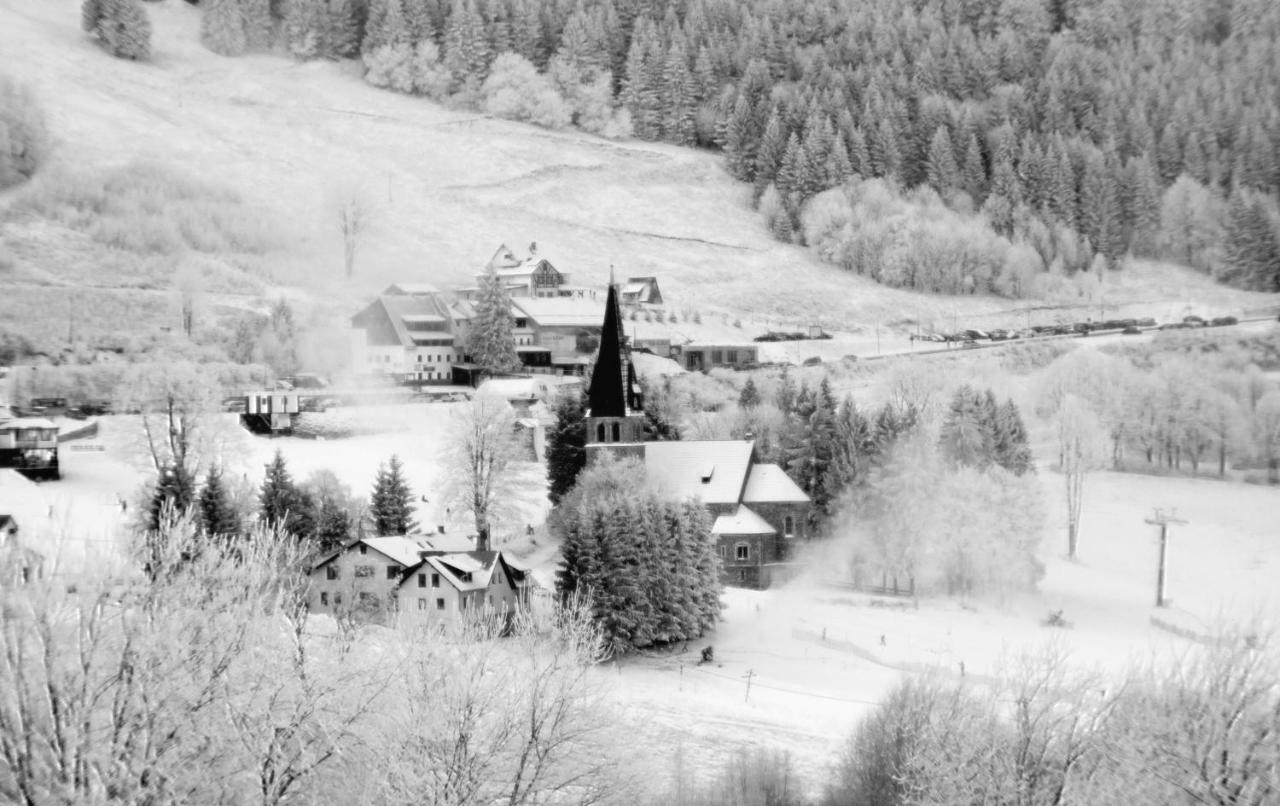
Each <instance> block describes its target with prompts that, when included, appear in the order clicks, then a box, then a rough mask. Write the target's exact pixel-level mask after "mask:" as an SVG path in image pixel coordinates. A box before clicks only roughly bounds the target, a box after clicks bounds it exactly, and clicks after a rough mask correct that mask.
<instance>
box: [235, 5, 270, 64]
mask: <svg viewBox="0 0 1280 806" xmlns="http://www.w3.org/2000/svg"><path fill="white" fill-rule="evenodd" d="M240 12H241V13H242V14H244V34H245V42H246V45H247V46H248V49H249V50H250V51H256V52H261V51H266V50H270V49H271V44H272V42H273V41H274V39H275V30H276V22H275V18H274V17H272V15H271V0H240Z"/></svg>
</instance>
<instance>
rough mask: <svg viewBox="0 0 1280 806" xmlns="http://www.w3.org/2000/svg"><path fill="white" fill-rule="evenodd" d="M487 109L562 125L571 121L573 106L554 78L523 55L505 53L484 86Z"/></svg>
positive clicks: (502, 115) (510, 116)
mask: <svg viewBox="0 0 1280 806" xmlns="http://www.w3.org/2000/svg"><path fill="white" fill-rule="evenodd" d="M480 99H481V103H482V105H483V107H484V110H485V111H486V112H488V113H489V114H491V115H497V116H498V117H500V118H506V119H508V120H519V121H523V122H526V123H532V124H534V125H535V126H544V127H546V128H548V129H562V128H564V127H565V126H568V125H569V120H570V115H569V107H568V105H567V104H566V103H565V101H564V99H563V98H561V97H560V93H558V92H556V88H555V87H554V86H552V84H551V80H550V79H549V78H547V77H546V76H544V75H540V74H539V73H538V71H537V68H535V67H534V66H533V64H532V63H531V62H530V61H529V60H528V59H526V58H524V57H523V56H520V55H519V54H516V53H503V54H501V55H500V56H498V58H497V59H495V60H494V62H493V67H492V68H491V69H490V71H489V77H488V78H487V79H485V81H484V84H483V85H482V86H481V88H480Z"/></svg>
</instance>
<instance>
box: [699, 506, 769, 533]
mask: <svg viewBox="0 0 1280 806" xmlns="http://www.w3.org/2000/svg"><path fill="white" fill-rule="evenodd" d="M777 531H778V530H777V529H775V528H773V527H772V526H770V525H769V522H768V521H766V520H765V519H764V518H762V517H760V516H759V515H757V514H756V513H755V512H753V511H752V510H751V509H750V508H749V507H747V505H746V504H739V505H738V509H737V510H736V511H735V512H734V513H733V514H732V515H721V516H720V517H718V518H716V522H715V523H714V524H712V526H711V534H713V535H771V534H776V533H777Z"/></svg>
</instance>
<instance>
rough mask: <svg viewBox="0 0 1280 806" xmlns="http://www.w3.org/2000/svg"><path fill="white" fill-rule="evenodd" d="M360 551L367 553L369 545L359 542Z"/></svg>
mask: <svg viewBox="0 0 1280 806" xmlns="http://www.w3.org/2000/svg"><path fill="white" fill-rule="evenodd" d="M360 553H361V554H368V553H369V547H368V546H366V545H365V544H364V543H361V544H360Z"/></svg>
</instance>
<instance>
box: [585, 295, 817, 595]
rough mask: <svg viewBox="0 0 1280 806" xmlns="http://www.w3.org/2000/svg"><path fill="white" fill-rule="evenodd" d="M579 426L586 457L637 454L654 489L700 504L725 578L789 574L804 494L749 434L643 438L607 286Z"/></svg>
mask: <svg viewBox="0 0 1280 806" xmlns="http://www.w3.org/2000/svg"><path fill="white" fill-rule="evenodd" d="M586 428H587V435H586V452H587V461H588V463H590V462H593V461H598V460H599V458H600V456H602V455H604V454H610V455H613V456H623V457H626V456H630V457H636V458H639V459H641V460H642V461H643V462H644V466H645V471H646V475H647V476H648V477H649V479H651V480H653V481H654V482H655V483H657V484H658V485H659V488H660V489H663V490H664V491H665V492H667V493H668V494H670V495H672V496H673V497H676V498H679V499H694V500H697V501H699V502H700V503H701V504H702V506H704V507H705V508H706V509H707V513H708V515H709V516H710V517H711V519H712V528H711V534H712V537H713V539H715V541H716V545H717V550H718V553H719V555H720V561H721V569H722V571H721V577H722V579H723V581H724V583H725V584H726V585H735V586H741V587H751V588H767V587H769V585H770V584H771V583H772V582H774V581H776V580H777V579H779V578H780V577H782V576H785V575H786V574H787V573H788V571H789V569H790V568H791V564H792V561H793V559H794V556H795V552H796V546H797V545H798V544H799V543H801V542H803V541H805V540H807V539H808V537H809V535H808V532H807V525H806V522H807V520H808V519H807V515H808V512H809V507H810V503H811V502H810V499H809V496H808V495H806V494H805V492H804V491H803V490H801V489H800V487H799V486H798V485H797V484H796V483H795V482H794V481H792V479H791V478H790V477H789V476H788V475H787V474H786V472H785V471H783V469H782V468H781V467H779V466H778V465H776V464H768V463H761V462H760V461H758V459H757V456H756V447H755V441H754V440H750V439H747V440H689V441H678V442H648V441H646V440H645V432H644V395H643V394H642V393H641V392H640V387H639V384H638V383H637V382H636V372H635V366H634V365H633V364H632V362H631V349H630V345H629V343H628V341H627V338H626V335H625V334H624V333H623V330H622V314H621V311H620V307H619V302H618V291H617V289H616V288H615V287H614V286H613V285H610V286H609V293H608V297H607V300H606V302H605V314H604V324H603V326H602V329H601V334H600V350H599V353H598V354H597V358H596V365H595V369H594V370H593V371H592V375H591V385H590V387H589V388H588V390H587V422H586Z"/></svg>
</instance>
